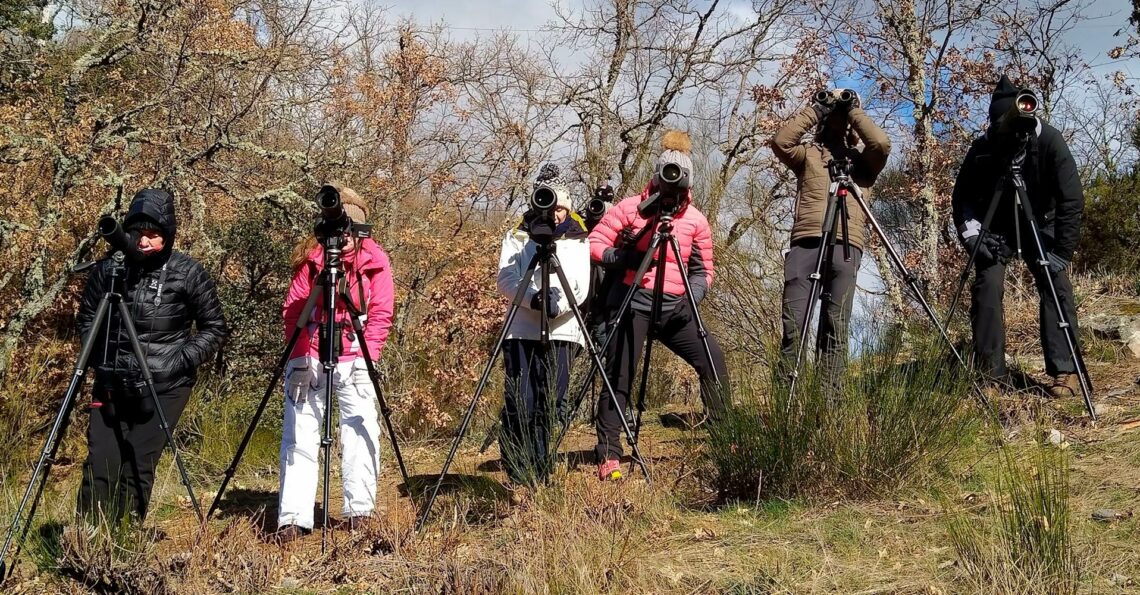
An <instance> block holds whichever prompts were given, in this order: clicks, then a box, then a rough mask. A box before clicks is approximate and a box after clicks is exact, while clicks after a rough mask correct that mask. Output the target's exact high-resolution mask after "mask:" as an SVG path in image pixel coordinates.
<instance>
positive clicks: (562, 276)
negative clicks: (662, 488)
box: [551, 256, 653, 484]
mask: <svg viewBox="0 0 1140 595" xmlns="http://www.w3.org/2000/svg"><path fill="white" fill-rule="evenodd" d="M551 258H552V259H553V268H554V272H555V273H556V274H557V275H558V282H559V283H560V284H561V285H562V291H563V292H565V293H566V296H567V298H568V300H567V301H569V303H570V311H571V312H572V313H573V314H574V320H576V321H577V322H578V327H579V328H581V329H582V337H583V338H584V339H585V342H586V351H587V352H588V353H589V354H590V359H591V360H593V362H594V368H593V369H603V366H602V354H601V351H600V350H599V349H598V347H597V345H595V344H594V339H593V337H591V336H590V333H589V329H588V328H587V327H586V319H585V317H584V316H582V310H581V309H579V308H578V302H577V300H575V299H574V292H573V291H571V288H570V281H569V280H568V279H567V278H566V273H565V272H564V271H563V270H562V265H561V263H559V261H558V258H557V256H552V257H551ZM635 286H636V283H635ZM606 342H607V343H608V342H609V339H607V340H606ZM600 376H601V377H602V384H603V386H604V389H605V391H606V392H608V393H609V395H610V399H612V400H613V403H614V409H616V410H617V412H618V417H619V419H621V425H622V428H623V429H624V430H625V435H626V439H627V440H629V445H630V451H631V454H632V455H633V459H634V460H635V461H637V464H638V466H640V467H641V472H642V473H643V474H645V482H646V483H650V484H651V483H653V482H652V480H651V479H650V477H649V468H648V467H646V465H645V458H644V457H642V456H641V450H640V449H638V447H637V437H636V434H634V432H632V431H631V430H630V427H629V421H628V420H627V419H626V417H625V413H623V412H622V410H621V407H620V406H619V405H618V400H617V393H616V392H615V391H614V387H613V385H612V384H611V383H610V378H609V376H608V375H606V374H605V373H604V372H603V373H602V374H600ZM569 419H570V418H569V417H567V420H566V422H565V423H564V425H563V431H562V433H561V434H560V435H559V437H558V440H557V442H555V447H554V450H555V452H557V451H558V447H559V445H561V443H562V438H563V437H564V436H565V435H566V431H565V429H566V427H568V426H569Z"/></svg>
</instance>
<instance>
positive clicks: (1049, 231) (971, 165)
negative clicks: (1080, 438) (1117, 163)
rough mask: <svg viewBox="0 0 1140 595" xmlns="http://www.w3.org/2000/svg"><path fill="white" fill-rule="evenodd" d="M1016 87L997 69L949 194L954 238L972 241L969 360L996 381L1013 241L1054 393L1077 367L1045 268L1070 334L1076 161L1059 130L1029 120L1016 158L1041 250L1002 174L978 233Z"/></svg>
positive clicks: (1065, 389)
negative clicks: (984, 114)
mask: <svg viewBox="0 0 1140 595" xmlns="http://www.w3.org/2000/svg"><path fill="white" fill-rule="evenodd" d="M1017 94H1018V88H1017V87H1016V86H1014V85H1013V83H1012V82H1011V81H1010V80H1009V77H1006V76H1004V75H1003V76H1002V77H1001V80H1000V81H998V84H997V87H995V89H994V92H993V96H992V98H991V100H990V124H991V126H990V129H989V130H988V131H987V132H986V134H985V135H983V136H982V137H980V138H978V139H977V140H975V141H974V142H973V143H972V144H971V145H970V150H969V151H968V152H967V153H966V157H965V159H964V160H963V161H962V167H961V169H960V170H959V171H958V177H957V179H956V180H955V183H954V194H953V196H952V198H951V203H952V206H953V214H954V224H955V225H956V226H957V229H958V234H959V240H960V241H961V242H962V244H963V245H964V246H965V248H966V252H967V253H969V252H971V251H973V250H974V247H975V245H977V251H978V253H977V260H976V261H975V269H976V274H975V277H974V284H973V287H972V299H971V304H970V318H971V322H972V325H973V331H974V365H975V366H976V367H977V368H978V369H979V370H980V371H981V372H982V373H983V374H985V375H986V376H988V377H990V378H992V379H994V380H997V381H1001V380H1002V379H1003V378H1005V377H1006V376H1007V370H1006V366H1005V325H1004V321H1003V306H1002V301H1003V295H1004V282H1005V268H1006V265H1007V264H1008V263H1009V261H1010V260H1011V259H1012V258H1013V257H1014V256H1015V255H1016V254H1017V247H1018V246H1019V245H1020V247H1021V249H1022V258H1023V259H1024V260H1025V262H1026V264H1027V265H1028V267H1029V271H1030V272H1031V273H1032V274H1033V280H1034V284H1035V285H1036V286H1037V293H1038V296H1039V301H1040V313H1039V314H1040V319H1041V329H1040V330H1041V345H1042V348H1043V351H1044V353H1045V370H1046V372H1048V374H1049V375H1050V376H1052V377H1053V378H1054V381H1053V385H1052V387H1050V389H1049V393H1050V394H1051V395H1052V396H1053V397H1057V398H1065V397H1072V396H1075V395H1076V394H1077V392H1078V390H1079V384H1078V382H1077V376H1076V371H1077V368H1076V365H1074V363H1073V359H1072V357H1071V353H1070V352H1069V346H1068V343H1067V341H1066V339H1065V332H1064V330H1062V329H1061V328H1060V326H1058V317H1057V308H1056V306H1055V305H1054V304H1053V300H1052V296H1050V295H1049V279H1048V277H1047V275H1051V276H1052V278H1053V284H1054V285H1055V287H1056V290H1057V299H1058V300H1059V301H1060V303H1061V308H1062V309H1063V310H1064V312H1065V318H1066V320H1067V322H1068V323H1069V324H1070V325H1072V329H1073V335H1074V337H1075V336H1077V335H1078V333H1077V308H1076V302H1075V300H1074V298H1073V285H1072V283H1071V282H1070V281H1069V276H1068V273H1067V270H1068V268H1069V261H1070V260H1072V258H1073V251H1074V250H1075V249H1076V246H1077V239H1078V238H1079V237H1080V230H1081V218H1082V216H1083V214H1084V202H1085V197H1084V191H1083V189H1082V185H1081V179H1080V175H1079V173H1078V171H1077V165H1076V162H1075V161H1074V160H1073V156H1072V154H1071V153H1070V152H1069V146H1068V144H1066V143H1065V138H1064V136H1062V135H1061V132H1060V131H1059V130H1057V129H1056V128H1054V127H1052V126H1050V125H1049V124H1046V123H1045V122H1042V121H1040V120H1037V122H1036V126H1035V129H1034V130H1033V131H1032V132H1031V133H1029V135H1028V144H1027V146H1026V148H1027V151H1026V156H1025V162H1024V164H1023V165H1022V177H1023V178H1024V181H1025V193H1026V195H1027V196H1028V200H1029V203H1030V206H1031V207H1032V211H1033V217H1034V219H1036V224H1037V227H1038V228H1039V229H1040V231H1041V243H1042V244H1043V245H1044V246H1043V247H1044V250H1045V254H1044V258H1042V255H1039V254H1037V247H1036V246H1035V245H1034V242H1033V239H1032V236H1031V235H1029V220H1028V219H1026V216H1025V213H1024V212H1022V211H1021V210H1019V208H1018V206H1017V205H1016V203H1015V202H1014V199H1015V192H1014V189H1013V186H1012V184H1010V183H1009V182H1008V181H1005V182H1003V183H1004V184H1005V189H1004V190H1003V191H1002V193H1001V195H1000V197H999V199H998V201H999V202H998V204H997V207H996V209H997V210H996V211H994V216H993V219H992V220H991V221H990V225H989V230H988V231H989V233H988V234H982V233H981V230H982V222H983V220H984V219H985V213H986V212H987V211H988V209H989V205H990V201H992V200H993V199H994V191H995V188H996V184H997V182H998V181H999V180H1001V179H1002V177H1003V176H1004V175H1005V174H1006V172H1008V170H1009V164H1010V162H1011V160H1012V159H1013V156H1014V154H1015V153H1016V152H1017V151H1016V149H1017V148H1019V147H1020V145H1019V144H1018V143H1017V142H1015V138H1014V137H1013V135H1011V134H1008V133H1002V132H1001V126H1000V121H1001V119H1002V117H1003V115H1004V114H1006V113H1008V112H1009V111H1010V109H1011V108H1012V107H1013V102H1014V99H1015V97H1016V96H1017ZM1019 232H1020V237H1019ZM1042 260H1044V261H1047V262H1048V265H1047V267H1042V266H1041V265H1040V264H1039V263H1040V262H1041V261H1042ZM1046 269H1048V270H1046ZM1077 349H1080V346H1079V345H1077Z"/></svg>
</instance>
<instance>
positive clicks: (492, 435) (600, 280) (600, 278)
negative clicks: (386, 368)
mask: <svg viewBox="0 0 1140 595" xmlns="http://www.w3.org/2000/svg"><path fill="white" fill-rule="evenodd" d="M587 226H588V224H587ZM599 267H600V265H598V264H595V263H591V264H590V287H591V290H590V292H591V295H592V297H591V300H592V301H593V303H591V304H590V312H588V313H587V315H586V318H587V320H588V321H590V322H594V323H595V324H596V320H594V319H592V317H593V316H599V315H601V314H602V313H603V312H602V311H601V310H600V309H599V307H600V306H599V304H598V303H597V299H595V298H597V297H599V296H600V297H604V296H605V295H606V294H607V293H608V290H609V288H610V286H611V285H612V277H613V275H608V276H607V275H605V274H598V268H599ZM607 279H608V280H607ZM595 288H597V289H595ZM595 292H596V293H595ZM591 300H588V301H591ZM595 324H587V326H589V327H590V328H591V329H592V328H594V327H595ZM600 330H601V332H599V333H590V338H591V339H593V340H594V343H595V344H597V343H598V341H599V340H602V344H601V345H602V346H601V347H600V348H599V350H600V351H601V352H602V356H603V357H605V353H606V345H607V344H608V341H606V340H605V339H602V337H608V333H606V332H605V329H604V328H602V329H600ZM594 370H596V368H591V371H590V375H589V376H587V377H586V378H585V380H584V382H586V383H588V384H589V385H590V402H591V403H594V404H595V405H596V404H597V402H598V386H597V384H596V383H595V382H594ZM500 412H501V410H500ZM574 412H577V406H575V407H574V409H573V412H572V411H570V410H567V411H566V412H565V413H566V414H567V415H573V413H574ZM595 414H596V411H591V418H593V416H594V415H595ZM499 417H501V413H500V416H499ZM499 417H496V418H495V422H494V423H493V424H491V428H490V429H489V430H487V436H486V437H485V438H484V439H483V444H481V445H479V454H483V453H485V452H487V449H488V448H491V445H492V444H494V443H495V440H497V439H498V438H499V431H500V429H501V424H500V422H499ZM561 442H562V440H561V437H559V439H558V441H557V444H561ZM555 450H557V447H556V448H555Z"/></svg>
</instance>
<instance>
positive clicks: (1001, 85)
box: [990, 74, 1018, 124]
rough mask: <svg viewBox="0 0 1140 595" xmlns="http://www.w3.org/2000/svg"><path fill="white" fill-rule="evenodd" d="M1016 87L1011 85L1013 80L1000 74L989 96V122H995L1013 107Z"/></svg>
mask: <svg viewBox="0 0 1140 595" xmlns="http://www.w3.org/2000/svg"><path fill="white" fill-rule="evenodd" d="M1017 91H1018V88H1017V87H1015V86H1013V82H1012V81H1010V80H1009V77H1008V76H1006V75H1004V74H1003V75H1001V80H999V81H998V84H997V86H996V87H994V92H993V95H991V96H990V124H996V123H997V121H998V120H1000V119H1001V117H1002V116H1004V115H1005V114H1007V113H1009V110H1011V109H1013V100H1014V98H1016V97H1017Z"/></svg>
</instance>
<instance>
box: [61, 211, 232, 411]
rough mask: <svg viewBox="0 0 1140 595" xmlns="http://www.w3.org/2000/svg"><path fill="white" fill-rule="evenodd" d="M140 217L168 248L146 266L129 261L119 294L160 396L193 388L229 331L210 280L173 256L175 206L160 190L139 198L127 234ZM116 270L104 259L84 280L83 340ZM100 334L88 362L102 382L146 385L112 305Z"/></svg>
mask: <svg viewBox="0 0 1140 595" xmlns="http://www.w3.org/2000/svg"><path fill="white" fill-rule="evenodd" d="M140 217H145V218H149V219H151V220H152V221H154V222H156V223H157V224H158V226H159V228H160V229H161V232H162V234H163V236H164V238H165V239H166V247H165V249H164V250H163V252H162V253H160V254H158V255H155V256H153V257H151V258H147V259H144V260H143V261H141V262H131V261H130V260H128V261H127V262H126V264H125V267H123V268H122V269H120V276H119V278H118V279H117V280H116V282H115V285H116V287H115V288H114V290H115V291H117V292H118V293H120V294H121V295H122V296H123V302H124V303H125V304H126V306H127V309H128V311H129V312H130V317H131V320H132V321H133V322H134V325H135V329H136V330H137V331H138V335H139V342H140V343H141V344H142V348H143V352H144V353H145V355H146V361H147V366H148V367H149V368H150V371H151V374H152V375H153V376H154V380H155V384H156V388H157V390H158V392H159V393H162V392H165V391H168V390H170V389H173V388H178V387H182V386H187V385H192V384H194V382H195V380H196V379H197V375H196V370H197V368H198V366H200V365H202V364H203V363H205V362H206V361H207V360H209V359H210V357H211V356H213V355H214V354H215V353H216V352H217V351H218V349H219V348H220V347H221V345H222V342H223V341H224V340H225V338H226V336H227V334H228V330H227V329H226V323H225V320H224V318H223V316H222V306H221V302H220V301H219V300H218V294H217V290H216V288H215V286H214V282H213V280H211V279H210V276H209V275H208V274H207V273H206V271H205V269H203V268H202V265H200V264H198V262H197V261H195V260H194V259H192V258H190V257H189V256H187V255H185V254H183V253H181V252H178V251H176V250H174V249H173V245H174V236H175V232H176V231H177V224H176V220H175V217H174V200H173V198H172V197H171V196H170V195H169V194H167V193H165V192H162V191H157V190H144V191H143V192H140V193H139V194H138V195H137V196H136V197H135V199H134V200H133V201H132V203H131V207H130V210H129V211H128V213H127V217H126V219H125V220H124V227H129V226H130V225H131V224H132V223H133V222H135V221H137V220H138V218H140ZM132 240H134V236H132ZM113 266H114V263H113V261H112V259H111V258H104V259H103V260H101V261H100V262H99V263H98V264H97V265H96V266H95V268H93V269H92V270H91V273H90V276H89V277H88V279H87V285H86V287H84V290H83V296H82V299H81V301H80V304H79V315H78V322H79V332H80V336H81V337H83V338H86V337H87V335H88V334H89V333H90V332H91V331H92V329H93V328H94V326H95V324H96V322H98V321H96V320H95V309H96V307H97V306H98V303H99V300H100V299H101V298H102V297H103V294H104V293H106V292H107V291H109V290H110V289H111V287H110V286H111V281H112V278H111V269H112V267H113ZM160 288H161V291H162V294H161V296H159V295H158V292H159V289H160ZM192 325H196V326H197V327H198V332H197V333H196V334H193V333H191V326H192ZM102 330H103V333H104V334H102V335H101V336H100V337H99V339H98V340H97V341H96V343H95V350H94V351H93V352H92V355H91V359H90V360H89V363H90V365H91V366H93V367H96V369H97V370H98V372H97V382H99V381H100V378H101V379H102V381H103V382H106V379H107V378H112V377H113V378H117V379H120V381H122V380H126V381H128V382H133V381H137V380H139V379H141V370H140V368H139V365H138V362H137V361H136V360H135V357H134V352H133V350H132V348H131V343H130V340H129V338H128V336H127V332H126V329H125V328H124V327H123V325H122V321H121V320H120V317H119V313H118V310H117V309H116V308H115V306H114V305H113V304H112V309H111V317H110V321H109V324H105V325H104V327H103V329H102ZM105 346H106V348H104V347H105ZM99 372H102V374H100V373H99Z"/></svg>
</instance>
